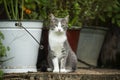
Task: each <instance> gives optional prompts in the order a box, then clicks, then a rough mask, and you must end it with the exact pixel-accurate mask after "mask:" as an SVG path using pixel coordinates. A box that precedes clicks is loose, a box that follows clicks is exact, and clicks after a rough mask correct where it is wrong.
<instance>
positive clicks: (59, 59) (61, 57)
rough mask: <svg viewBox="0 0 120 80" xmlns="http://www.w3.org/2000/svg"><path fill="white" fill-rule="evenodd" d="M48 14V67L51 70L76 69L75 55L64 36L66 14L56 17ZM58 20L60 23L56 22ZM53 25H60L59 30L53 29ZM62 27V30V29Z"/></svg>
mask: <svg viewBox="0 0 120 80" xmlns="http://www.w3.org/2000/svg"><path fill="white" fill-rule="evenodd" d="M50 16H51V17H50V20H51V22H50V30H49V53H48V64H49V67H50V69H52V71H53V72H73V71H75V70H76V67H77V57H76V55H75V53H74V52H73V50H72V49H71V47H70V45H69V43H68V40H67V36H66V31H67V27H68V16H66V17H65V18H56V17H55V16H54V15H53V14H51V15H50ZM58 22H60V23H61V24H58ZM55 26H56V27H57V28H58V26H60V28H59V29H60V30H58V31H55V29H54V28H55ZM61 26H62V28H61ZM62 29H64V30H63V31H62ZM53 35H54V36H53ZM55 37H56V38H55ZM54 39H55V41H53V42H52V40H54ZM62 40H63V41H62ZM56 44H58V45H56ZM56 47H57V48H56ZM58 53H59V54H58ZM57 63H58V66H57Z"/></svg>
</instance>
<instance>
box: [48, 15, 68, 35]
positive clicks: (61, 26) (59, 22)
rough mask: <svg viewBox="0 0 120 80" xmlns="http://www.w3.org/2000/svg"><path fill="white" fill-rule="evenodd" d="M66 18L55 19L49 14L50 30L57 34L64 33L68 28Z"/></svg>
mask: <svg viewBox="0 0 120 80" xmlns="http://www.w3.org/2000/svg"><path fill="white" fill-rule="evenodd" d="M68 18H69V16H66V17H64V18H57V17H55V16H54V15H53V14H50V29H51V30H53V31H55V32H59V33H61V32H65V31H66V30H67V27H68Z"/></svg>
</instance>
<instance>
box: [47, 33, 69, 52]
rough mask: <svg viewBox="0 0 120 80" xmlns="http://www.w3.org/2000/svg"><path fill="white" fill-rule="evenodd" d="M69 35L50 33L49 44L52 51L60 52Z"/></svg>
mask: <svg viewBox="0 0 120 80" xmlns="http://www.w3.org/2000/svg"><path fill="white" fill-rule="evenodd" d="M66 39H67V37H66V35H65V34H63V35H55V34H54V33H50V34H49V46H50V49H51V50H52V51H54V52H55V53H56V54H60V53H61V51H62V49H63V47H64V46H63V45H64V42H65V41H66Z"/></svg>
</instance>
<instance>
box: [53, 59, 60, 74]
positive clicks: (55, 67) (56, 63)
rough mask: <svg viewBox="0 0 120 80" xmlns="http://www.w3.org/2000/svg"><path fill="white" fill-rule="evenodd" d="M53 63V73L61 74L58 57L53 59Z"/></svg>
mask: <svg viewBox="0 0 120 80" xmlns="http://www.w3.org/2000/svg"><path fill="white" fill-rule="evenodd" d="M52 62H53V66H54V69H53V72H59V62H58V58H57V57H55V58H53V59H52Z"/></svg>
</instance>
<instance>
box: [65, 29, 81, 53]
mask: <svg viewBox="0 0 120 80" xmlns="http://www.w3.org/2000/svg"><path fill="white" fill-rule="evenodd" d="M79 34H80V28H72V29H68V30H67V38H68V42H69V44H70V46H71V48H72V50H73V51H74V52H75V53H76V52H77V47H78V41H79Z"/></svg>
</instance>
